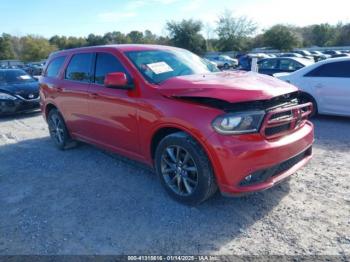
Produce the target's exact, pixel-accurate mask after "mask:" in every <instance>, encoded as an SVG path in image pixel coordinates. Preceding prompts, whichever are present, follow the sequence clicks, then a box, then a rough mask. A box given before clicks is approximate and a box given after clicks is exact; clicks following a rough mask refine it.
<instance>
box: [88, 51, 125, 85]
mask: <svg viewBox="0 0 350 262" xmlns="http://www.w3.org/2000/svg"><path fill="white" fill-rule="evenodd" d="M115 72H123V73H125V74H126V76H127V77H128V79H129V81H130V76H129V75H128V73H127V71H126V70H125V68H124V67H123V65H122V64H121V63H120V62H119V60H118V59H117V58H116V57H115V56H113V55H111V54H107V53H97V55H96V68H95V83H97V84H100V85H103V84H104V81H105V77H106V75H107V74H109V73H115Z"/></svg>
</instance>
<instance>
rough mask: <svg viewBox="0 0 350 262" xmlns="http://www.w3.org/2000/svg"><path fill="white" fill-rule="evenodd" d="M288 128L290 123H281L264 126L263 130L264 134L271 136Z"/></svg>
mask: <svg viewBox="0 0 350 262" xmlns="http://www.w3.org/2000/svg"><path fill="white" fill-rule="evenodd" d="M288 130H290V124H285V125H281V126H275V127H269V128H266V130H265V134H266V135H267V136H273V135H276V134H279V133H282V132H286V131H288Z"/></svg>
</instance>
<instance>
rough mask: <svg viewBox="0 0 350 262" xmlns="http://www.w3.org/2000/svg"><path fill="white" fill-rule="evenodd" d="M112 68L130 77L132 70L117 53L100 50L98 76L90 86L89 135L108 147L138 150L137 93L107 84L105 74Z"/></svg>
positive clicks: (96, 64) (96, 70)
mask: <svg viewBox="0 0 350 262" xmlns="http://www.w3.org/2000/svg"><path fill="white" fill-rule="evenodd" d="M113 72H123V73H125V74H126V75H127V77H128V78H129V81H131V76H130V74H129V73H128V72H127V71H126V69H125V68H124V66H123V65H122V64H121V62H120V61H119V59H118V58H117V57H116V56H115V55H114V54H112V53H97V54H96V60H95V77H94V80H93V83H91V86H90V88H89V94H90V99H89V103H88V108H89V115H90V117H91V119H90V132H91V133H90V137H91V138H92V139H93V140H94V142H95V143H97V144H101V145H103V146H105V147H109V148H112V149H117V150H119V151H128V152H129V153H132V154H133V153H136V154H137V153H139V140H138V125H137V97H136V98H135V97H133V96H130V94H131V93H132V92H133V91H132V90H131V91H130V90H122V89H114V88H107V87H105V86H104V79H105V76H106V75H107V74H108V73H113Z"/></svg>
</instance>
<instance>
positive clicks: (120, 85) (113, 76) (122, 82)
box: [104, 72, 133, 89]
mask: <svg viewBox="0 0 350 262" xmlns="http://www.w3.org/2000/svg"><path fill="white" fill-rule="evenodd" d="M104 85H105V86H106V87H109V88H116V89H132V88H133V86H132V85H130V84H128V78H127V76H126V74H125V73H123V72H116V73H109V74H107V75H106V77H105V81H104Z"/></svg>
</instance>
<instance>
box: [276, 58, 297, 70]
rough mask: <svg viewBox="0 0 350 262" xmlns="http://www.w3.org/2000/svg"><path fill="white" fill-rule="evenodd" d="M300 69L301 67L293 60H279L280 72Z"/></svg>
mask: <svg viewBox="0 0 350 262" xmlns="http://www.w3.org/2000/svg"><path fill="white" fill-rule="evenodd" d="M302 67H303V66H302V65H301V64H299V63H297V62H295V61H293V60H290V59H281V60H280V66H279V69H280V70H287V71H295V70H298V69H300V68H302Z"/></svg>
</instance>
